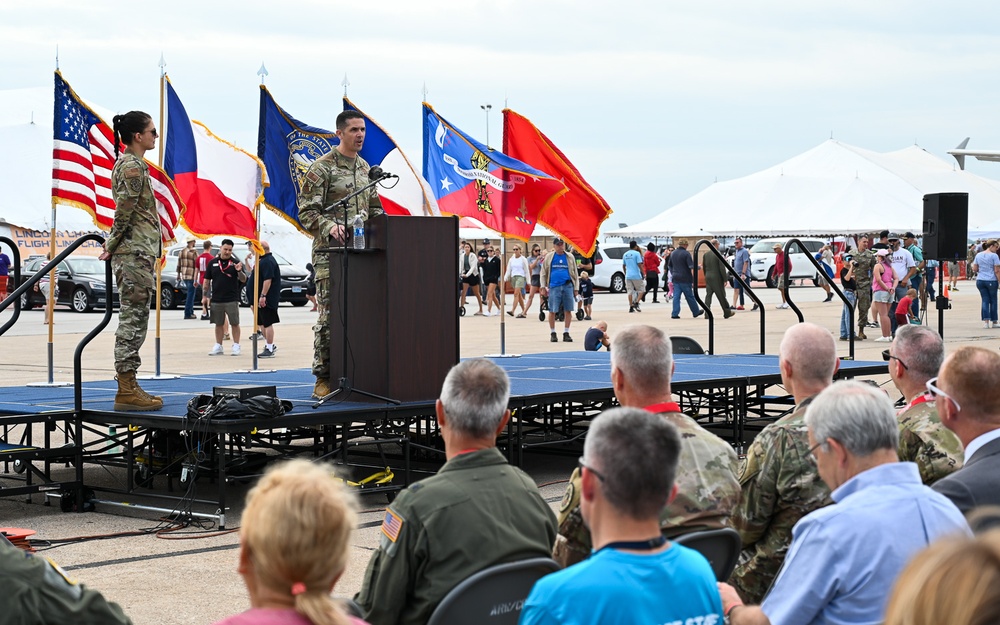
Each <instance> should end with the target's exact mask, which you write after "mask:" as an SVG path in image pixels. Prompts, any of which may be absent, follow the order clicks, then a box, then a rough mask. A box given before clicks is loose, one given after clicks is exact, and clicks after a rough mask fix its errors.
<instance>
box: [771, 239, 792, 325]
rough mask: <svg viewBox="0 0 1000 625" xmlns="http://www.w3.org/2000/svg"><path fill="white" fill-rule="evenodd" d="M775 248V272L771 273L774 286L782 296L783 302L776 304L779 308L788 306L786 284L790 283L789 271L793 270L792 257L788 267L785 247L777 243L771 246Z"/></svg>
mask: <svg viewBox="0 0 1000 625" xmlns="http://www.w3.org/2000/svg"><path fill="white" fill-rule="evenodd" d="M771 249H773V250H774V273H772V274H771V276H772V278H773V280H774V288H776V289H778V295H780V296H781V303H780V304H778V305H777V306H775V308H777V309H778V310H781V309H783V308H788V301H787V299H786V298H785V285H786V283H788V272H789V271H790V270H791V266H790V265H791V262H792V261H791V259H788V263H787V264H788V265H789V266H788V267H786V266H785V265H786V262H785V259H786V258H787V256H786V255H785V250H784V248H782V247H781V244H780V243H775V244H774V245H772V246H771Z"/></svg>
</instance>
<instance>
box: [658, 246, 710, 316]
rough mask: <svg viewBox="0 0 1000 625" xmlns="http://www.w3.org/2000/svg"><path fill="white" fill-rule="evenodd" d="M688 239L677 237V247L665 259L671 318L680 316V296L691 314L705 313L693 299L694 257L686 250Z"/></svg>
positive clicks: (699, 314)
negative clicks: (670, 298) (669, 288)
mask: <svg viewBox="0 0 1000 625" xmlns="http://www.w3.org/2000/svg"><path fill="white" fill-rule="evenodd" d="M687 248H688V240H687V239H678V240H677V249H675V250H674V251H673V252H671V254H670V258H669V259H668V260H667V271H668V272H669V273H670V280H671V283H672V284H673V288H672V291H673V292H674V306H673V311H672V312H671V313H670V318H671V319H680V318H681V296H682V295H683V296H684V299H685V300H687V304H688V306H689V307H690V308H691V316H693V317H700V316H701V315H703V314H705V311H704V310H701V309H700V308H698V302H697V301H696V300H695V299H694V259H693V258H691V253H690V252H688V249H687Z"/></svg>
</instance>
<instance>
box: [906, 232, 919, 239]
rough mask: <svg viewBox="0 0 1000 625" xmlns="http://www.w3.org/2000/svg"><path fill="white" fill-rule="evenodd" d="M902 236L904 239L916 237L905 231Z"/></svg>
mask: <svg viewBox="0 0 1000 625" xmlns="http://www.w3.org/2000/svg"><path fill="white" fill-rule="evenodd" d="M903 238H904V239H916V238H917V237H915V236H913V233H912V232H910V231H907V232H906V234H904V235H903Z"/></svg>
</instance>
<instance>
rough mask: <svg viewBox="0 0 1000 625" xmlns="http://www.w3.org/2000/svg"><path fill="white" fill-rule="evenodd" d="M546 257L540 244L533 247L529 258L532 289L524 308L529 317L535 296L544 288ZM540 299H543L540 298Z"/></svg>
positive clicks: (529, 290)
mask: <svg viewBox="0 0 1000 625" xmlns="http://www.w3.org/2000/svg"><path fill="white" fill-rule="evenodd" d="M544 259H545V257H544V256H543V255H542V248H541V247H539V246H538V244H537V243H536V244H534V245H532V246H531V257H530V258H528V269H530V270H531V284H530V286H531V288H529V289H528V303H527V304H526V305H525V307H524V314H525V315H527V314H528V311H529V310H531V302H533V301H534V299H535V294H536V293H538V292H539V291H540V290H541V288H542V261H543V260H544ZM539 299H541V298H540V297H539Z"/></svg>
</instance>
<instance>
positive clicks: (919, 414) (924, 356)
mask: <svg viewBox="0 0 1000 625" xmlns="http://www.w3.org/2000/svg"><path fill="white" fill-rule="evenodd" d="M943 360H944V341H942V340H941V336H940V335H939V334H938V333H937V332H935V331H934V330H932V329H930V328H928V327H927V326H916V325H906V326H902V327H900V328H899V330H896V338H895V339H894V340H893V342H892V346H890V347H889V377H891V378H892V381H893V383H894V384H895V385H896V388H897V389H898V390H899V392H900V393H902V394H903V399H905V400H906V405H905V406H903V407H902V408H900V409H899V411H898V412H897V413H896V417H897V419H898V420H899V459H900V460H903V461H904V462H915V463H916V464H917V468H918V469H919V470H920V479H921V480H923V482H924V484H927V485H928V486H930V485H931V484H933V483H934V482H936V481H938V480H940V479H941V478H943V477H945V476H946V475H949V474H950V473H952V472H954V471H955V470H956V469H959V468H961V466H962V443H961V441H959V440H958V437H957V436H955V434H954V433H953V432H952V431H951V430H949V429H947V428H946V427H944V426H943V425H942V424H941V418H940V417H939V416H938V411H937V405H936V404H935V402H934V396H933V395H931V394H930V393H929V392H928V391H927V386H926V385H927V381H928V380H931V379H933V378H935V377H937V375H938V370H939V369H940V368H941V362H942V361H943Z"/></svg>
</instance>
